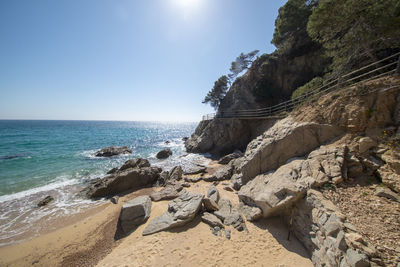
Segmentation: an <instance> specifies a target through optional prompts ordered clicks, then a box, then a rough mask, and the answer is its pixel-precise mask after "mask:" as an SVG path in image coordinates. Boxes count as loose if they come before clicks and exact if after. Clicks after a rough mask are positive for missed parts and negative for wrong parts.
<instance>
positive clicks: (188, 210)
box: [143, 192, 204, 235]
mask: <svg viewBox="0 0 400 267" xmlns="http://www.w3.org/2000/svg"><path fill="white" fill-rule="evenodd" d="M203 198H204V195H199V194H195V193H191V192H184V193H183V194H181V195H180V196H179V197H178V198H176V199H174V200H172V201H171V202H170V203H169V204H168V211H167V212H165V213H164V214H162V215H161V216H158V217H156V218H154V219H153V220H151V221H150V223H149V224H148V225H147V226H146V228H145V229H144V231H143V235H150V234H154V233H157V232H160V231H164V230H168V229H171V228H174V227H178V226H182V225H185V224H187V223H188V222H190V221H192V220H193V219H194V217H195V216H196V214H197V212H198V211H199V210H200V207H201V203H202V200H203Z"/></svg>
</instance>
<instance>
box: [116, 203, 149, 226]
mask: <svg viewBox="0 0 400 267" xmlns="http://www.w3.org/2000/svg"><path fill="white" fill-rule="evenodd" d="M150 212H151V200H150V198H149V197H148V196H140V197H137V198H134V199H132V200H131V201H129V202H127V203H125V204H124V205H123V206H122V209H121V213H120V215H119V220H120V223H121V228H122V230H123V231H124V232H125V234H127V233H129V232H131V231H132V230H133V229H134V228H135V227H136V226H138V225H140V224H142V223H144V222H145V221H146V220H147V219H148V218H149V217H150Z"/></svg>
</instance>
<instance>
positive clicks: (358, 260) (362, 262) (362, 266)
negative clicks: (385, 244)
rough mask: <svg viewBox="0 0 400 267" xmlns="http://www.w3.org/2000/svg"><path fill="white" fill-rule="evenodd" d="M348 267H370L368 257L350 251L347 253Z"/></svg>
mask: <svg viewBox="0 0 400 267" xmlns="http://www.w3.org/2000/svg"><path fill="white" fill-rule="evenodd" d="M346 256H347V257H346V258H347V263H348V264H349V265H348V266H350V267H369V266H370V264H369V260H368V257H367V256H365V255H364V254H360V253H358V252H357V251H355V250H352V249H348V250H347V252H346Z"/></svg>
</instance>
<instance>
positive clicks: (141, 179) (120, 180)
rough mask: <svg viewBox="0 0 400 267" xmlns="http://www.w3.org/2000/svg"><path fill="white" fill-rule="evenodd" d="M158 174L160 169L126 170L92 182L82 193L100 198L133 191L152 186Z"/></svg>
mask: <svg viewBox="0 0 400 267" xmlns="http://www.w3.org/2000/svg"><path fill="white" fill-rule="evenodd" d="M160 172H161V169H159V168H155V167H144V168H140V169H139V168H132V169H127V170H125V171H122V172H118V173H115V174H112V175H110V176H106V177H104V178H102V179H98V180H96V181H94V182H93V183H92V184H90V185H89V186H88V187H87V188H86V189H84V192H86V195H87V196H88V197H89V198H101V197H106V196H112V195H116V194H119V193H123V192H125V191H134V190H137V189H139V188H142V187H145V186H149V185H152V184H153V183H154V182H155V181H156V180H157V178H158V176H159V174H160Z"/></svg>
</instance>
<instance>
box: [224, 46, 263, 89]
mask: <svg viewBox="0 0 400 267" xmlns="http://www.w3.org/2000/svg"><path fill="white" fill-rule="evenodd" d="M258 52H260V51H259V50H254V51H251V52H250V53H247V54H243V53H240V55H239V56H238V57H237V58H236V59H235V61H233V62H232V63H231V68H230V69H229V71H230V72H231V73H230V74H228V77H229V80H230V83H233V82H234V80H235V79H236V77H237V76H238V75H239V74H240V73H241V72H242V71H244V70H246V69H248V68H249V66H250V65H251V63H252V62H253V59H254V57H255V56H256V55H257V54H258Z"/></svg>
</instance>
